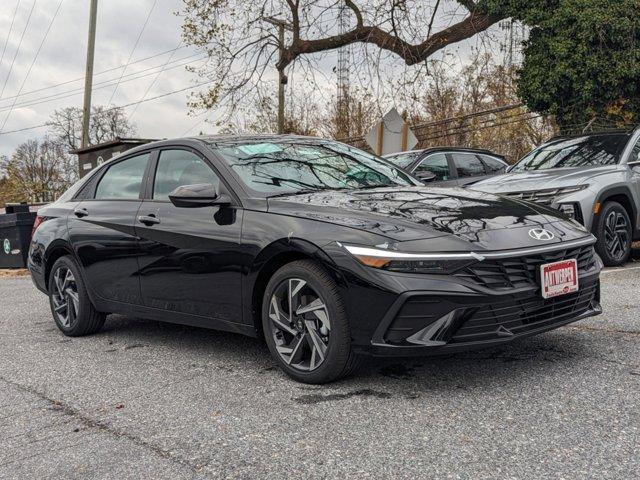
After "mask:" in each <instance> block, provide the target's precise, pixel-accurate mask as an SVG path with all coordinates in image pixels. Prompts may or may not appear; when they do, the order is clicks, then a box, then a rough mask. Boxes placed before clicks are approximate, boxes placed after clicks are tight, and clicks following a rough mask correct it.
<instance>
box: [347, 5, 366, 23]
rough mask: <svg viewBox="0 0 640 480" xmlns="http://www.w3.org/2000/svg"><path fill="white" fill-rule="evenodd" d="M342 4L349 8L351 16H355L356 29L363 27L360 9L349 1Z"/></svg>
mask: <svg viewBox="0 0 640 480" xmlns="http://www.w3.org/2000/svg"><path fill="white" fill-rule="evenodd" d="M344 4H345V5H346V6H347V7H349V8H350V9H351V11H352V12H353V14H354V15H355V16H356V28H362V27H363V25H364V20H363V19H362V12H361V11H360V9H359V8H358V7H357V6H356V4H355V3H353V2H352V1H351V0H344Z"/></svg>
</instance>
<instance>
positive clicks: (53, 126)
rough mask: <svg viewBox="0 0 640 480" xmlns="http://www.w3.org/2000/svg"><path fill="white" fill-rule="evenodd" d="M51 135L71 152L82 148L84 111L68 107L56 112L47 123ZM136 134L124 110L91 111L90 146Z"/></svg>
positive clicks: (97, 107)
mask: <svg viewBox="0 0 640 480" xmlns="http://www.w3.org/2000/svg"><path fill="white" fill-rule="evenodd" d="M47 126H48V127H49V131H50V132H51V134H52V135H53V136H54V137H55V138H56V139H58V140H59V141H60V142H62V143H63V144H64V145H66V146H67V148H68V149H69V150H77V149H78V148H80V142H81V140H82V109H80V108H78V107H67V108H61V109H59V110H56V111H54V112H53V114H52V115H51V118H50V120H49V121H48V122H47ZM135 134H136V127H135V125H132V124H131V123H129V121H128V120H127V116H126V114H125V112H124V109H123V108H114V107H110V108H106V107H103V106H99V105H97V106H94V107H93V108H92V109H91V122H90V127H89V144H91V145H95V144H97V143H103V142H107V141H109V140H113V139H115V138H118V137H127V136H132V135H135Z"/></svg>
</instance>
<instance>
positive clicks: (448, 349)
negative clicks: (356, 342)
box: [368, 275, 602, 356]
mask: <svg viewBox="0 0 640 480" xmlns="http://www.w3.org/2000/svg"><path fill="white" fill-rule="evenodd" d="M600 313H602V308H601V306H600V281H599V278H598V276H597V275H591V276H589V277H583V278H580V290H579V291H578V292H575V293H573V294H569V295H565V296H560V297H556V298H552V299H546V300H545V299H543V298H542V297H541V296H540V293H539V290H529V291H521V292H518V293H514V294H507V295H500V296H497V295H491V294H486V295H455V294H454V295H448V296H447V295H443V294H442V293H438V294H434V292H421V291H413V292H406V293H404V294H402V295H400V296H399V297H398V299H397V300H396V302H395V303H394V305H393V306H392V307H391V308H390V309H389V311H388V312H387V314H386V315H385V317H384V318H383V320H382V322H380V324H379V326H378V328H377V329H376V331H375V333H374V335H373V338H372V340H371V346H370V348H369V349H368V350H369V353H370V354H373V355H379V356H412V355H443V354H450V353H455V352H460V351H466V350H474V349H479V348H485V347H490V346H495V345H502V344H505V343H509V342H512V341H514V340H517V339H520V338H525V337H528V336H531V335H536V334H538V333H542V332H546V331H549V330H553V329H555V328H558V327H561V326H563V325H567V324H569V323H572V322H575V321H578V320H582V319H584V318H587V317H591V316H594V315H599V314H600Z"/></svg>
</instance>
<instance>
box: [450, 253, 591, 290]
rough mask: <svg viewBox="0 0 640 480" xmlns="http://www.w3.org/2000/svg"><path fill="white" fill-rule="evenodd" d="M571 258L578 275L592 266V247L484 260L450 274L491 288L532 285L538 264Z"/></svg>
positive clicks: (537, 270)
mask: <svg viewBox="0 0 640 480" xmlns="http://www.w3.org/2000/svg"><path fill="white" fill-rule="evenodd" d="M573 258H575V259H576V260H577V261H578V274H579V275H583V274H585V273H589V272H591V271H593V270H594V269H595V268H596V255H595V250H594V249H593V246H591V245H587V246H584V247H574V248H569V249H562V250H556V251H554V252H547V253H540V254H537V255H528V256H524V257H513V258H504V259H495V260H494V259H486V260H483V261H481V262H478V263H474V264H473V265H471V266H469V267H466V268H464V269H463V270H460V271H459V272H457V273H455V274H454V275H455V276H456V277H458V278H461V279H464V280H468V281H469V282H473V283H475V284H476V285H481V286H483V287H486V288H490V289H492V290H508V289H513V288H525V287H535V286H538V284H539V275H540V265H544V264H545V263H551V262H558V261H561V260H569V259H573Z"/></svg>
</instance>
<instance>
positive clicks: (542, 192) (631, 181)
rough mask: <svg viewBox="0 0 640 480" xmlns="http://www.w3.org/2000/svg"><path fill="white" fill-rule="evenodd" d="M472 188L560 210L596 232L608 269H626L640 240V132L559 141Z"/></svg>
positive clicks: (554, 140)
mask: <svg viewBox="0 0 640 480" xmlns="http://www.w3.org/2000/svg"><path fill="white" fill-rule="evenodd" d="M470 188H473V189H475V190H480V191H484V192H491V193H501V194H503V195H506V196H508V197H511V198H517V199H522V200H531V201H534V202H538V203H542V204H545V205H549V206H551V207H553V208H557V209H558V210H561V211H562V212H564V213H566V214H567V215H568V216H570V217H572V218H573V219H574V220H576V221H577V222H580V223H581V224H583V225H584V226H585V227H586V228H587V229H589V230H590V231H592V232H593V233H594V234H595V236H596V237H597V238H598V243H597V244H596V250H597V252H598V254H599V255H600V257H601V258H602V260H603V262H604V264H605V265H607V266H617V265H621V264H623V263H625V262H626V261H627V260H628V258H629V255H630V253H631V242H632V241H633V240H638V239H640V229H639V225H640V217H639V210H640V209H639V208H638V206H639V205H640V129H636V130H635V131H633V132H623V131H616V132H607V133H597V134H589V135H578V136H570V137H557V138H554V139H552V140H550V141H548V142H547V143H545V144H543V145H541V146H540V147H538V148H536V149H535V150H533V151H532V152H531V153H529V154H528V155H526V156H525V157H524V158H522V160H520V161H519V162H518V163H516V164H515V165H513V166H512V167H510V168H509V169H508V171H507V173H506V174H504V175H499V176H496V177H493V178H489V179H487V180H483V181H480V182H478V183H475V184H473V186H471V187H470Z"/></svg>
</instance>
